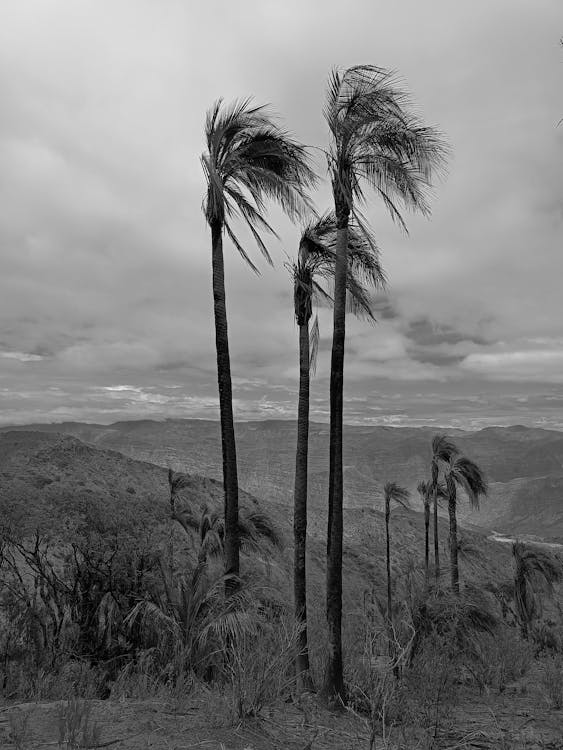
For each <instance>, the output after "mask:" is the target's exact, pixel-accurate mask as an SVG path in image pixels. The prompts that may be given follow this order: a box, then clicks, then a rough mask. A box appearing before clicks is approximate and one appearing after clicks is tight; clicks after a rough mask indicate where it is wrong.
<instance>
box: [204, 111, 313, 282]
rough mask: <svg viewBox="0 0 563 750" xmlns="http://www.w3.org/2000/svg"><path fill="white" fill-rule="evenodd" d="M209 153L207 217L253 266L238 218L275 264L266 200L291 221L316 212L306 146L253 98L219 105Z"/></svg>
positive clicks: (209, 131)
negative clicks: (309, 193) (265, 237)
mask: <svg viewBox="0 0 563 750" xmlns="http://www.w3.org/2000/svg"><path fill="white" fill-rule="evenodd" d="M205 138H206V143H207V152H206V153H204V154H203V155H202V157H201V163H202V167H203V171H204V174H205V179H206V183H207V192H206V195H205V198H204V201H203V212H204V214H205V218H206V220H207V222H208V224H209V225H210V226H211V225H213V224H215V223H216V224H217V225H218V226H220V227H221V228H222V229H224V230H225V231H226V233H227V235H228V236H229V238H230V239H231V241H232V242H233V244H234V245H235V247H236V249H237V250H238V251H239V253H240V254H241V255H242V257H243V258H244V260H245V261H246V262H247V263H248V264H249V265H250V267H251V268H252V269H253V270H254V271H256V272H257V270H258V269H257V267H256V266H255V264H254V263H252V262H251V261H250V258H249V256H248V253H247V252H246V250H245V249H244V248H243V245H242V243H241V242H240V241H239V239H238V237H237V235H236V234H235V232H234V230H233V227H232V226H231V221H232V219H233V218H235V217H239V218H241V219H242V220H243V222H244V223H245V224H246V226H247V227H248V229H249V231H250V233H251V234H252V236H253V238H254V240H255V242H256V244H257V246H258V248H259V250H260V252H261V253H262V255H263V256H264V258H265V259H266V261H268V262H271V258H270V254H269V252H268V250H267V248H266V245H265V243H264V240H263V238H262V233H263V232H265V233H267V234H274V235H275V232H274V230H273V228H272V226H271V225H270V224H269V223H268V221H267V220H266V218H265V216H264V211H265V200H266V199H269V200H274V201H275V202H276V203H278V204H279V205H280V207H281V209H282V210H283V211H284V212H285V213H286V214H287V215H288V216H289V217H290V218H298V217H301V216H303V215H305V214H306V213H311V211H312V206H311V203H310V200H309V198H308V197H307V194H306V190H307V189H308V188H310V187H312V186H313V185H314V184H315V182H316V176H315V174H314V172H313V170H312V169H311V166H310V164H309V159H308V157H307V154H306V150H305V147H304V146H303V145H302V144H300V143H298V142H297V141H295V140H294V139H293V138H291V137H290V136H289V134H288V133H286V132H285V131H284V130H283V129H282V128H280V127H279V126H278V125H277V124H276V122H275V120H274V118H273V116H272V115H271V114H270V113H269V112H268V110H267V108H266V107H263V106H254V105H253V104H252V102H251V100H250V99H244V100H241V101H235V102H233V103H232V104H230V105H225V104H224V103H223V102H222V100H219V101H217V102H216V103H215V104H214V105H213V107H212V108H211V109H210V110H209V112H208V113H207V118H206V123H205Z"/></svg>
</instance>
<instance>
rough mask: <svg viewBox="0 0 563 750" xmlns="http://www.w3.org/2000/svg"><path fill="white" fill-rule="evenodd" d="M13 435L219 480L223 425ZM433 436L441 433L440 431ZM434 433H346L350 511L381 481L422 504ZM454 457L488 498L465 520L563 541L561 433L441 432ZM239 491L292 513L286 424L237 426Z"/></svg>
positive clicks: (322, 489)
mask: <svg viewBox="0 0 563 750" xmlns="http://www.w3.org/2000/svg"><path fill="white" fill-rule="evenodd" d="M10 429H12V430H19V429H22V430H30V429H31V430H37V431H42V432H47V433H54V432H63V433H66V434H68V435H72V436H74V437H76V438H78V439H80V440H81V441H83V442H85V443H88V444H90V445H92V446H95V447H97V448H104V449H112V450H115V451H119V452H120V453H122V454H124V455H126V456H129V457H131V458H135V459H139V460H142V461H148V462H151V463H153V464H156V465H160V466H163V467H167V468H168V467H171V468H173V469H174V470H176V471H185V472H189V473H195V474H201V475H205V476H208V477H212V478H215V479H217V480H221V478H222V477H221V453H220V449H221V448H220V446H221V441H220V428H219V423H218V422H215V421H206V420H166V421H152V420H142V421H131V422H116V423H115V424H112V425H96V424H84V423H71V422H69V423H62V424H53V425H32V426H28V427H25V428H10ZM438 431H439V430H438ZM436 432H437V430H436V429H435V428H431V427H380V426H377V427H370V426H349V425H347V426H345V435H344V477H345V481H344V486H345V498H344V502H345V506H346V507H347V508H364V507H376V508H380V507H381V492H382V487H383V484H384V483H385V482H387V481H396V482H399V483H400V484H403V485H405V486H407V487H408V488H409V489H410V490H411V491H412V492H413V496H414V501H413V502H414V503H415V504H416V503H418V498H417V495H416V491H415V488H416V485H417V483H418V482H419V481H420V480H421V479H423V478H425V477H427V476H428V467H429V462H430V444H431V439H432V436H433V435H434V434H435V433H436ZM446 432H447V434H448V435H450V436H451V437H452V438H454V439H455V441H456V443H457V444H458V445H459V447H460V449H461V450H462V451H463V452H464V453H466V455H468V456H469V457H470V458H472V459H473V460H474V461H476V462H477V463H478V464H479V465H480V466H481V467H482V468H483V469H484V471H485V473H486V475H487V478H488V480H489V485H490V493H489V497H488V498H486V499H485V500H484V501H483V503H482V508H481V510H480V511H479V512H469V510H468V509H466V508H465V507H464V503H463V502H461V503H460V517H461V519H462V522H466V523H470V524H473V525H477V526H481V527H483V528H485V529H494V530H496V531H498V532H501V533H504V534H509V535H519V536H525V535H527V536H532V537H533V536H536V537H540V538H544V539H547V540H552V541H563V434H562V433H561V432H557V431H553V430H544V429H537V428H528V427H522V426H518V425H517V426H512V427H487V428H485V429H483V430H479V431H476V432H464V431H462V430H449V429H448V430H446ZM236 433H237V453H238V460H239V475H240V484H241V486H242V487H244V488H245V489H246V490H248V491H249V492H251V493H253V494H254V495H256V496H258V497H260V498H264V499H266V500H268V501H272V502H276V503H279V504H281V505H285V506H290V505H291V503H292V492H293V472H294V461H295V439H296V426H295V423H294V422H292V421H282V420H267V421H262V422H239V423H237V425H236ZM327 475H328V425H324V424H318V423H313V424H312V425H311V431H310V449H309V477H310V480H309V481H310V505H311V507H312V508H314V509H316V510H318V511H321V510H322V509H323V508H324V506H325V504H326V496H327Z"/></svg>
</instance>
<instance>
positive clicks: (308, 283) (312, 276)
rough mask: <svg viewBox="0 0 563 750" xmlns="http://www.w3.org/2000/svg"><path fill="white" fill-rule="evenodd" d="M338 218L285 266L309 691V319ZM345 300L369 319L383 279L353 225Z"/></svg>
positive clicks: (304, 239)
mask: <svg viewBox="0 0 563 750" xmlns="http://www.w3.org/2000/svg"><path fill="white" fill-rule="evenodd" d="M335 239H336V221H335V218H334V215H333V214H330V213H328V214H325V215H324V216H322V217H321V218H320V219H317V220H315V221H313V222H311V223H310V224H309V225H308V226H307V227H306V228H305V229H304V231H303V233H302V235H301V241H300V243H299V252H298V255H297V260H296V262H294V263H292V264H290V266H289V268H290V271H291V273H292V276H293V301H294V313H295V320H296V322H297V326H298V328H299V400H298V407H297V447H296V451H295V489H294V512H293V536H294V564H293V583H294V601H295V619H296V621H297V622H298V623H299V624H300V628H299V633H298V643H297V647H298V652H297V659H296V663H297V674H298V676H299V679H300V681H301V684H302V685H303V687H304V688H305V689H306V690H313V689H314V686H313V682H312V679H311V676H310V670H309V652H308V646H307V594H306V592H307V586H306V562H305V560H306V544H307V464H308V450H309V389H310V377H311V371H312V370H314V367H315V361H316V351H317V345H318V330H319V329H318V322H317V319H316V318H315V321H314V323H313V327H312V329H311V330H310V329H309V323H310V320H311V317H312V314H313V304H314V302H315V301H317V302H326V303H329V304H330V303H331V302H332V297H331V296H330V291H329V287H330V284H331V282H332V280H333V279H334V260H335V250H334V245H335ZM348 254H349V260H350V265H349V268H348V280H347V289H348V299H349V307H350V309H351V310H352V311H353V312H355V313H356V314H357V315H360V316H362V315H364V316H366V317H368V318H371V319H373V314H372V311H371V308H370V298H369V294H368V289H367V287H377V286H380V287H381V286H383V285H384V283H385V278H384V274H383V270H382V268H381V265H380V263H379V254H378V252H377V248H376V247H375V243H374V242H373V241H371V240H370V241H369V242H368V241H366V239H365V237H364V235H363V234H362V233H361V232H360V231H359V229H358V228H357V227H354V226H352V227H351V231H350V234H349V243H348Z"/></svg>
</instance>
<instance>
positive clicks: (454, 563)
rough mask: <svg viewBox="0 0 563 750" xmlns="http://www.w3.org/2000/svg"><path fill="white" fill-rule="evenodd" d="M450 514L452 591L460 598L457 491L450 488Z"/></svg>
mask: <svg viewBox="0 0 563 750" xmlns="http://www.w3.org/2000/svg"><path fill="white" fill-rule="evenodd" d="M448 513H449V516H450V574H451V581H452V591H453V592H454V594H457V595H458V596H459V565H458V559H457V518H456V491H455V486H454V487H453V488H451V487H448Z"/></svg>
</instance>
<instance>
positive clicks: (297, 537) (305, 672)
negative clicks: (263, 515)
mask: <svg viewBox="0 0 563 750" xmlns="http://www.w3.org/2000/svg"><path fill="white" fill-rule="evenodd" d="M309 382H310V367H309V323H308V321H307V322H306V323H304V324H303V325H300V326H299V402H298V406H297V449H296V451H295V490H294V494H293V501H294V507H293V539H294V549H293V593H294V601H295V621H296V623H297V625H298V627H299V633H298V637H297V656H296V668H297V679H298V684H299V686H300V688H302V689H303V690H308V691H313V690H314V689H315V687H314V685H313V680H312V679H311V672H310V667H309V650H308V647H307V571H306V550H307V463H308V453H309Z"/></svg>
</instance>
